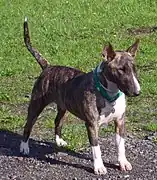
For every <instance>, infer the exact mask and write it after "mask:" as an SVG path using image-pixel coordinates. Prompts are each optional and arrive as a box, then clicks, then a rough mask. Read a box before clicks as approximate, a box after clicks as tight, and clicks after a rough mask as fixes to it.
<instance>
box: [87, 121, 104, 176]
mask: <svg viewBox="0 0 157 180" xmlns="http://www.w3.org/2000/svg"><path fill="white" fill-rule="evenodd" d="M86 127H87V132H88V138H89V142H90V145H91V147H92V155H93V162H94V172H95V174H100V175H101V174H106V173H107V170H106V168H105V166H104V164H103V161H102V157H101V150H100V146H99V144H98V125H97V123H94V122H92V123H86Z"/></svg>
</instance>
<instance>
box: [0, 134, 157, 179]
mask: <svg viewBox="0 0 157 180" xmlns="http://www.w3.org/2000/svg"><path fill="white" fill-rule="evenodd" d="M46 133H52V132H46ZM21 139H22V137H21V135H20V134H19V133H13V132H9V131H3V130H1V131H0V179H1V180H8V179H16V180H32V179H36V180H40V179H44V180H51V179H52V180H53V179H54V180H55V179H56V180H87V179H89V180H105V179H110V180H113V179H127V180H128V179H130V180H149V179H150V180H155V179H157V145H156V144H154V143H153V142H152V141H151V140H144V139H138V138H137V137H134V136H132V135H129V136H127V137H126V153H127V157H128V159H129V161H130V162H131V163H132V165H133V170H132V171H131V172H125V173H124V172H121V171H120V170H119V167H118V165H117V161H116V149H115V145H114V135H113V134H111V135H109V136H108V137H105V138H100V145H101V150H102V156H103V160H104V164H105V166H106V167H107V170H108V173H107V174H106V175H103V176H96V175H94V174H93V168H92V155H91V150H90V147H88V148H86V149H84V150H83V151H80V152H74V151H69V150H67V149H64V148H58V147H56V145H55V144H54V142H50V141H47V140H43V139H40V140H39V139H38V138H37V137H36V136H33V137H32V139H30V155H29V156H28V157H23V156H22V155H21V154H20V153H19V144H20V141H21Z"/></svg>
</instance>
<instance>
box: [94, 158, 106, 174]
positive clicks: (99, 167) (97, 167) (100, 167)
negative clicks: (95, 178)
mask: <svg viewBox="0 0 157 180" xmlns="http://www.w3.org/2000/svg"><path fill="white" fill-rule="evenodd" d="M94 173H95V174H97V175H104V174H106V173H107V169H106V167H105V166H104V164H103V162H102V159H95V160H94Z"/></svg>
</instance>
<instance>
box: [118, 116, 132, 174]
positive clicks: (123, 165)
mask: <svg viewBox="0 0 157 180" xmlns="http://www.w3.org/2000/svg"><path fill="white" fill-rule="evenodd" d="M124 123H125V120H124V115H123V116H122V118H121V119H119V120H116V121H115V131H116V146H117V151H118V161H119V164H120V169H121V170H122V171H130V170H131V169H132V166H131V164H130V162H129V161H128V160H127V158H126V156H125V145H124V134H125V125H124Z"/></svg>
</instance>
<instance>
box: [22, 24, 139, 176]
mask: <svg viewBox="0 0 157 180" xmlns="http://www.w3.org/2000/svg"><path fill="white" fill-rule="evenodd" d="M24 40H25V44H26V46H27V48H28V50H29V51H30V52H31V53H32V55H33V56H34V57H35V58H36V60H37V62H38V63H39V64H40V66H41V68H42V69H43V71H42V73H41V74H40V76H39V78H38V79H37V81H36V82H35V84H34V87H33V90H32V96H31V101H30V104H29V108H28V115H27V122H26V125H25V127H24V134H23V138H24V142H27V141H28V138H29V136H30V133H31V130H32V127H33V125H34V123H35V122H36V120H37V117H38V116H39V114H40V113H41V112H42V110H43V109H44V108H45V106H47V105H48V104H49V103H51V102H55V103H56V104H57V110H58V112H57V116H56V118H55V135H58V136H59V137H60V138H61V129H62V125H63V116H64V115H65V112H66V111H67V110H68V111H69V112H71V113H72V114H74V115H75V116H77V117H79V118H80V119H82V120H84V121H85V125H86V128H87V132H88V137H89V142H90V144H91V146H92V147H96V146H98V129H99V120H100V114H101V111H102V109H103V108H105V106H106V100H105V99H104V97H102V95H101V94H100V92H99V91H98V90H97V89H96V87H95V83H94V79H93V71H91V72H89V73H85V72H82V71H80V70H78V69H75V68H70V67H65V66H50V65H49V64H48V63H47V61H46V60H45V59H43V58H42V57H41V55H40V54H39V53H38V51H37V50H35V49H34V48H33V47H32V46H31V43H30V38H29V31H28V23H27V21H25V22H24ZM138 43H139V41H138V40H137V41H136V42H135V43H134V44H133V45H132V46H131V47H130V48H128V50H127V51H114V50H113V48H112V46H111V45H110V44H109V45H108V46H105V47H104V50H103V53H102V55H103V57H104V61H103V62H102V63H101V65H100V69H101V72H100V81H101V83H102V84H103V85H104V87H106V88H107V87H108V83H107V80H109V81H111V82H113V83H115V84H116V85H117V87H118V88H119V89H120V90H121V91H122V92H124V93H125V94H126V95H128V96H135V95H138V94H139V92H137V91H136V87H135V85H134V81H133V78H132V74H133V73H134V74H136V71H135V67H134V56H135V53H136V50H137V47H138ZM106 79H107V80H106ZM112 113H113V112H112V111H109V112H108V115H111V114H112ZM108 115H107V116H108ZM122 120H124V113H122V115H121V118H119V119H116V120H115V125H116V132H117V133H118V134H120V135H123V133H124V121H122ZM122 169H123V168H122ZM98 171H99V172H96V173H100V174H101V173H102V172H101V170H98Z"/></svg>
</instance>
